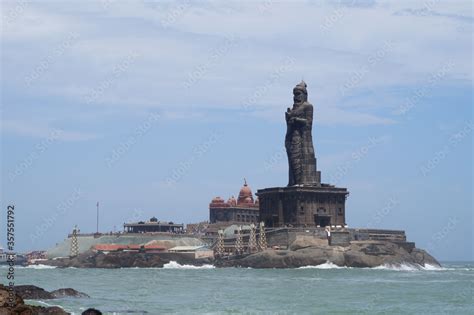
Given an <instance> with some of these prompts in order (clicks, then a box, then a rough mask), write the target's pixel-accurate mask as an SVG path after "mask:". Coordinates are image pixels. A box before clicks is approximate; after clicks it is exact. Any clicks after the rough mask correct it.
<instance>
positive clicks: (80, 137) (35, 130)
mask: <svg viewBox="0 0 474 315" xmlns="http://www.w3.org/2000/svg"><path fill="white" fill-rule="evenodd" d="M2 131H3V132H7V133H12V134H16V135H20V136H26V137H32V138H39V139H49V138H54V139H55V140H60V141H87V140H93V139H96V138H97V135H95V134H91V133H84V132H76V131H66V130H63V129H60V128H52V127H51V126H49V125H46V124H44V123H43V124H41V123H38V122H32V121H26V120H2Z"/></svg>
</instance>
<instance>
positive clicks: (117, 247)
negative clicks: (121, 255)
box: [94, 244, 141, 252]
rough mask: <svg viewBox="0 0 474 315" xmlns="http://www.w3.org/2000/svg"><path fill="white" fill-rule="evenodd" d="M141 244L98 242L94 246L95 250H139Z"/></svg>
mask: <svg viewBox="0 0 474 315" xmlns="http://www.w3.org/2000/svg"><path fill="white" fill-rule="evenodd" d="M140 247H141V245H139V244H129V245H121V244H96V245H95V246H94V249H95V250H100V251H107V252H113V251H118V250H125V249H132V250H139V249H140Z"/></svg>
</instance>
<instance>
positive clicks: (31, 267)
mask: <svg viewBox="0 0 474 315" xmlns="http://www.w3.org/2000/svg"><path fill="white" fill-rule="evenodd" d="M25 268H27V269H56V268H57V267H56V266H49V265H41V264H39V265H28V266H25Z"/></svg>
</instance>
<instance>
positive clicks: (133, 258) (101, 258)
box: [42, 250, 212, 268]
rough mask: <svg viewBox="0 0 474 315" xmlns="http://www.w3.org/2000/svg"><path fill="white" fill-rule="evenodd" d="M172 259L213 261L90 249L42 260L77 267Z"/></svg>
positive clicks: (149, 264) (158, 263)
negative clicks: (102, 251) (71, 255)
mask: <svg viewBox="0 0 474 315" xmlns="http://www.w3.org/2000/svg"><path fill="white" fill-rule="evenodd" d="M170 261H176V262H177V263H179V264H183V265H184V264H186V265H195V266H201V265H205V264H210V263H212V260H210V259H194V258H191V257H189V256H186V255H182V254H179V253H163V254H149V253H136V252H111V253H108V254H105V253H101V252H94V251H92V250H89V251H87V252H85V253H82V254H79V255H78V256H76V257H73V258H59V259H53V260H48V261H42V264H47V265H51V266H57V267H75V268H131V267H138V268H162V267H163V266H164V265H165V264H167V263H169V262H170Z"/></svg>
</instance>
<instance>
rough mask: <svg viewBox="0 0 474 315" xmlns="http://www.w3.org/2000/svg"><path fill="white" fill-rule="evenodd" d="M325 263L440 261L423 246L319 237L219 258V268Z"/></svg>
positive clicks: (434, 263)
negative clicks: (343, 242)
mask: <svg viewBox="0 0 474 315" xmlns="http://www.w3.org/2000/svg"><path fill="white" fill-rule="evenodd" d="M326 262H329V263H332V264H334V265H337V266H341V267H342V266H346V267H365V268H372V267H378V266H384V265H386V266H400V265H413V266H416V265H420V266H426V265H431V266H435V267H440V264H439V263H438V262H437V261H436V259H435V258H433V257H432V256H431V255H429V254H428V253H427V252H426V251H424V250H421V249H417V248H415V249H413V250H412V251H411V252H408V251H407V250H406V249H405V248H404V247H403V246H400V245H399V244H396V243H392V242H385V241H358V242H352V243H351V244H350V245H349V246H346V247H342V246H329V245H327V242H326V244H323V243H322V242H321V241H320V240H315V241H314V242H312V241H306V244H305V242H304V241H303V242H302V241H301V240H299V243H298V244H291V246H290V249H289V250H273V249H267V250H265V251H263V252H259V253H255V254H252V255H248V256H246V257H244V258H240V259H230V260H219V261H217V262H216V265H217V266H219V267H251V268H298V267H304V266H316V265H321V264H324V263H326Z"/></svg>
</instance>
